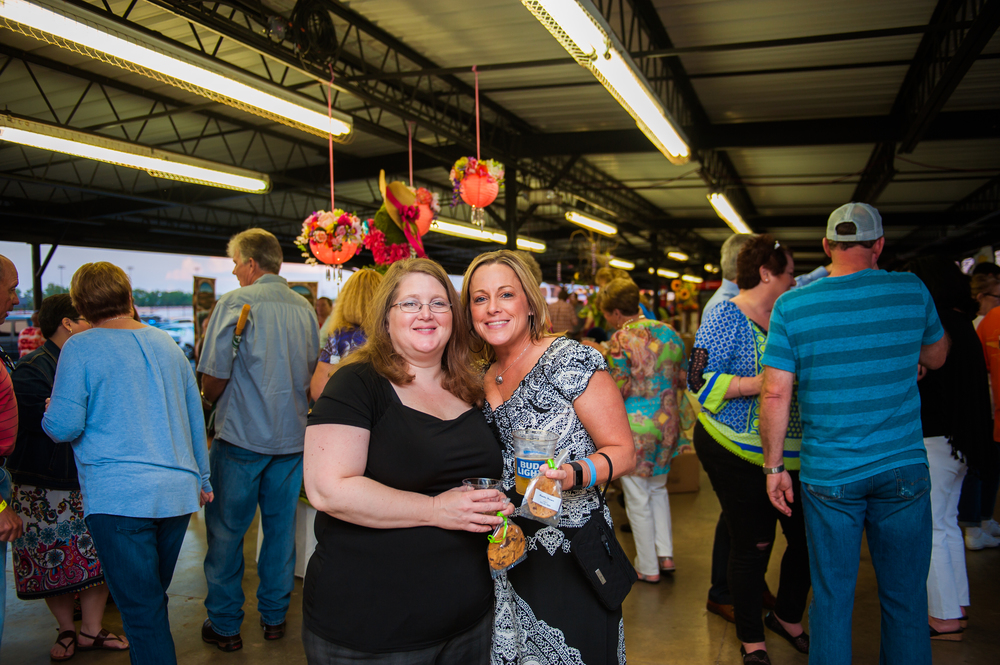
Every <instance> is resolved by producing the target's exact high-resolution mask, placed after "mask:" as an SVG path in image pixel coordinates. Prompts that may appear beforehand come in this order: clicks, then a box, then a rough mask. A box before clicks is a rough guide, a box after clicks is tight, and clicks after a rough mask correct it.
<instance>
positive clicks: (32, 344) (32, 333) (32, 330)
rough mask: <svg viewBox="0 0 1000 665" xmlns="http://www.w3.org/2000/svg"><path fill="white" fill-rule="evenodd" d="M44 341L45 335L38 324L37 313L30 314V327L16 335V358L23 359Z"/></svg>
mask: <svg viewBox="0 0 1000 665" xmlns="http://www.w3.org/2000/svg"><path fill="white" fill-rule="evenodd" d="M44 341H45V335H44V334H42V329H41V327H40V326H39V324H38V312H32V313H31V325H30V326H28V327H27V328H25V329H24V330H22V331H21V332H20V333H18V335H17V353H18V357H20V358H23V357H25V356H26V355H28V354H29V353H31V352H32V351H34V350H35V349H37V348H38V347H40V346H41V345H42V343H43V342H44Z"/></svg>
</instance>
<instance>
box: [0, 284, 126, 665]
mask: <svg viewBox="0 0 1000 665" xmlns="http://www.w3.org/2000/svg"><path fill="white" fill-rule="evenodd" d="M38 318H39V323H40V329H41V334H42V335H43V336H44V337H45V343H44V344H43V345H42V346H41V347H39V348H38V349H36V350H34V351H32V352H31V353H29V354H28V355H26V356H24V357H23V358H21V361H20V362H19V363H18V364H17V367H16V368H15V369H14V373H13V375H12V376H11V378H12V379H13V381H14V392H15V393H16V394H17V407H18V411H19V412H20V413H19V415H20V423H21V424H20V428H19V429H18V434H17V445H16V446H15V447H14V453H13V454H12V455H11V456H10V459H8V460H7V468H8V469H10V471H11V475H12V476H13V478H14V490H13V499H14V500H13V501H12V502H11V505H12V506H13V508H14V512H16V513H18V514H19V515H20V516H21V519H22V520H24V534H23V535H22V536H21V537H20V538H18V539H17V540H15V541H14V547H13V552H12V553H13V567H14V578H15V581H16V584H17V597H18V598H20V599H21V600H33V599H37V598H44V599H45V602H46V604H47V605H48V606H49V611H50V612H52V616H54V617H55V619H56V621H57V622H58V624H59V636H58V637H57V638H56V643H55V644H53V645H52V649H51V650H50V651H49V656H50V657H51V659H52V660H55V661H61V660H69V659H70V658H72V657H73V654H74V653H75V651H76V649H77V648H79V649H81V650H85V649H88V648H94V644H95V638H94V637H86V635H91V636H96V637H98V638H103V639H101V641H100V645H101V648H106V649H114V650H120V649H127V648H128V642H127V641H126V640H125V639H124V638H120V637H118V636H116V635H113V634H110V633H108V632H107V631H106V630H104V629H103V628H102V627H101V621H102V620H103V618H104V607H105V605H106V604H107V600H108V587H107V585H106V584H105V583H104V572H103V571H102V570H101V562H100V560H99V559H98V556H97V551H96V550H95V549H94V539H93V537H92V536H91V535H90V531H89V530H88V529H87V524H86V523H85V522H84V521H83V498H82V497H81V495H80V481H79V480H78V479H77V474H76V463H75V462H74V461H73V450H72V448H71V447H70V444H69V443H56V442H54V441H52V439H50V438H49V437H48V435H47V434H46V433H45V432H43V431H42V416H43V415H44V414H45V400H46V399H47V398H48V397H49V395H51V394H52V383H53V381H54V380H55V373H56V363H57V362H58V360H59V352H60V350H61V349H62V346H63V344H64V343H65V342H66V340H68V339H69V338H70V337H72V336H73V335H74V334H75V333H79V332H83V331H85V330H89V329H90V324H89V323H87V320H86V319H84V318H83V317H81V316H80V313H79V312H77V311H76V308H75V307H73V302H72V299H71V298H70V296H69V294H68V293H61V294H58V295H54V296H49V297H48V298H46V299H45V300H44V301H42V306H41V308H40V309H39V310H38ZM76 593H79V594H80V610H81V613H82V616H83V621H82V623H81V625H80V635H79V636H78V635H77V633H76V626H75V624H74V623H73V604H74V603H73V595H74V594H76ZM81 638H82V639H81ZM78 641H79V643H78Z"/></svg>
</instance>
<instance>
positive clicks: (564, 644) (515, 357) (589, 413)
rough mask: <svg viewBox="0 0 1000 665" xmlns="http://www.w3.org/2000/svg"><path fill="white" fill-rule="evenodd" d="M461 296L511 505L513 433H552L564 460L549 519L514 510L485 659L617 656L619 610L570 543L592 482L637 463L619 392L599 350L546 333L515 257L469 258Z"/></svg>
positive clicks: (594, 503) (592, 663)
mask: <svg viewBox="0 0 1000 665" xmlns="http://www.w3.org/2000/svg"><path fill="white" fill-rule="evenodd" d="M462 305H463V306H464V307H467V308H469V311H470V313H471V317H472V324H473V337H474V338H475V339H476V341H478V342H482V343H483V346H484V351H485V352H486V353H487V355H488V358H489V360H490V362H491V364H490V366H489V369H488V370H487V371H486V375H485V378H484V388H485V392H486V403H485V404H484V406H483V410H484V412H485V414H486V418H487V420H488V421H489V422H490V424H491V425H492V426H493V428H494V430H495V431H496V433H497V438H498V439H499V440H500V442H501V445H502V449H503V450H502V452H503V459H504V471H503V478H502V481H503V483H502V487H503V490H504V491H505V492H506V493H507V495H508V496H509V497H510V498H511V499H512V500H513V501H514V503H515V504H520V502H521V497H520V495H518V494H517V493H516V490H515V486H514V447H513V441H512V432H514V431H515V430H519V429H543V430H547V431H550V432H556V433H558V434H559V440H558V443H557V444H556V450H557V451H559V450H563V449H568V450H569V452H570V457H569V459H570V460H571V463H567V464H563V465H562V466H560V467H559V468H558V469H551V470H548V471H546V475H548V476H549V477H550V478H554V479H559V480H562V482H563V503H562V511H563V512H562V516H561V517H560V519H559V524H558V527H552V526H548V525H545V524H542V523H540V522H536V521H531V520H526V519H516V521H517V523H518V524H519V525H520V527H521V528H522V529H523V530H524V533H525V536H526V537H527V540H528V544H527V555H528V556H527V560H525V561H523V562H522V563H519V564H518V565H516V566H515V567H513V568H511V569H510V570H509V571H507V573H506V574H504V575H501V576H499V577H498V578H497V579H496V581H495V591H496V613H495V617H494V632H493V658H492V660H493V663H495V664H496V665H504V664H507V663H512V664H513V663H517V664H520V663H538V664H539V665H553V664H569V663H576V664H580V663H586V664H587V665H600V664H601V663H624V662H625V637H624V626H623V622H622V612H621V608H619V609H618V610H617V611H609V610H607V609H606V608H605V607H604V605H602V604H601V602H600V600H599V599H598V597H597V594H596V593H595V592H594V590H593V588H592V587H591V586H590V585H589V583H588V582H587V580H586V579H585V578H584V576H583V573H582V572H581V570H580V567H579V564H578V563H577V562H576V560H575V558H574V556H573V554H572V552H571V545H570V541H571V540H572V538H573V536H574V535H575V534H576V533H577V532H578V531H579V529H580V527H582V526H584V525H585V524H586V523H587V520H590V519H604V520H606V521H607V523H608V524H609V525H610V524H611V515H610V513H609V512H608V510H607V509H606V508H605V510H604V514H603V515H602V514H595V513H596V512H597V510H598V506H599V503H598V498H597V488H596V485H598V484H600V483H605V482H607V481H609V480H610V479H611V478H609V475H610V474H609V469H608V464H607V462H606V461H605V459H604V457H603V456H602V455H600V454H597V453H598V451H600V452H601V453H605V454H607V455H608V456H609V457H610V458H611V459H612V461H613V464H614V474H615V477H618V476H621V475H623V474H627V473H629V472H630V471H631V470H632V467H633V466H634V464H635V451H634V448H633V444H632V433H631V430H630V429H629V425H628V416H627V415H626V413H625V405H624V403H623V401H622V397H621V393H619V392H618V388H617V386H616V385H615V382H614V380H612V378H611V375H610V374H608V372H607V371H606V370H607V365H606V364H605V362H604V358H602V357H601V355H600V354H599V353H597V352H596V351H594V350H592V349H588V348H586V347H584V346H582V345H580V344H579V343H577V342H575V341H573V340H570V339H568V338H566V337H555V336H546V335H545V333H544V331H545V328H546V321H545V301H544V299H543V298H542V296H541V293H540V291H539V288H538V283H537V282H536V281H535V279H534V278H533V277H532V276H531V273H530V271H529V270H528V268H527V266H526V265H525V264H524V261H523V259H521V257H520V256H518V255H517V254H515V253H514V252H511V251H508V250H500V251H497V252H489V253H487V254H483V255H481V256H479V257H477V258H476V259H475V260H474V261H473V262H472V264H471V265H470V266H469V268H468V270H466V272H465V280H464V283H463V287H462Z"/></svg>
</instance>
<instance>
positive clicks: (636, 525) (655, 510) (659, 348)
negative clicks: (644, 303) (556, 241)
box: [600, 278, 687, 584]
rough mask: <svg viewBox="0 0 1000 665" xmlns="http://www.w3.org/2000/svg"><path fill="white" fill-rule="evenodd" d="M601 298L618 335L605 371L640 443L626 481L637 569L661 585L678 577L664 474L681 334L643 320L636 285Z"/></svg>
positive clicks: (683, 362)
mask: <svg viewBox="0 0 1000 665" xmlns="http://www.w3.org/2000/svg"><path fill="white" fill-rule="evenodd" d="M601 294H602V298H601V299H600V305H601V309H602V311H603V312H604V318H605V320H607V322H608V324H609V325H610V326H611V327H612V328H615V329H616V332H615V333H614V334H613V335H612V336H611V339H610V340H609V341H608V345H607V353H606V357H607V359H608V366H609V368H610V371H611V378H613V379H614V380H615V383H616V384H618V388H619V390H621V393H622V397H624V398H625V410H626V411H627V412H628V419H629V424H630V425H631V427H632V439H633V441H634V442H635V471H633V472H632V473H631V474H629V475H627V476H622V489H624V490H625V510H626V512H627V513H628V521H629V524H631V525H632V536H633V538H634V539H635V549H636V558H635V567H636V572H637V573H638V574H639V579H640V580H642V581H643V582H649V583H651V584H656V583H657V582H659V581H660V571H663V572H673V571H674V548H673V539H672V538H671V533H670V497H669V496H668V495H667V472H669V471H670V460H672V459H673V457H674V454H675V453H676V452H677V444H678V438H679V435H680V431H681V427H680V413H679V409H678V400H677V398H678V392H682V391H683V390H684V386H685V384H686V381H687V376H686V374H685V370H686V369H687V355H686V353H685V350H684V341H683V340H682V339H681V338H680V335H678V334H677V331H675V330H674V329H673V328H672V327H670V326H669V325H667V324H666V323H660V322H659V321H654V320H650V319H647V318H646V317H645V316H644V315H643V313H642V310H641V309H640V308H639V287H638V286H636V285H635V282H633V281H632V280H631V279H622V278H618V279H615V280H612V281H611V282H609V283H608V284H607V285H606V286H605V287H604V290H603V291H602V292H601ZM681 399H686V398H684V397H683V395H682V396H681Z"/></svg>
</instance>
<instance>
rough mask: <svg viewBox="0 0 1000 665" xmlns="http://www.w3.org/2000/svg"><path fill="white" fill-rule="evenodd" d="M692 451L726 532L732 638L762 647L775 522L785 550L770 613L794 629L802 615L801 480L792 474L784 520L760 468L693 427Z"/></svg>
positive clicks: (805, 569) (805, 571)
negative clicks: (791, 493)
mask: <svg viewBox="0 0 1000 665" xmlns="http://www.w3.org/2000/svg"><path fill="white" fill-rule="evenodd" d="M694 446H695V451H696V452H697V453H698V459H699V460H701V464H702V466H703V467H705V472H706V473H707V474H708V478H709V480H711V481H712V488H713V489H714V490H715V494H716V496H717V497H718V498H719V503H720V504H722V515H723V517H724V518H725V521H726V527H727V529H728V531H729V539H730V542H731V547H730V552H729V570H728V573H729V575H728V577H729V590H730V592H731V594H732V597H733V610H734V614H735V615H736V635H737V637H738V638H739V639H740V641H741V642H747V643H753V642H763V641H764V622H763V620H762V619H761V611H762V609H763V606H762V604H761V598H762V596H763V593H764V573H765V572H767V562H768V559H769V558H770V552H771V546H772V544H773V542H774V533H775V529H774V527H775V524H776V523H777V522H781V530H782V531H783V532H784V534H785V540H787V541H788V547H787V548H786V549H785V554H784V556H783V557H782V558H781V578H780V581H779V585H778V595H777V604H776V605H775V610H774V611H775V614H777V615H778V617H780V618H781V619H782V620H783V621H786V622H788V623H798V622H800V621H801V620H802V614H803V613H804V612H805V609H806V597H807V596H808V595H809V550H808V548H807V546H806V528H805V521H804V520H803V517H802V502H801V496H802V494H801V491H802V490H801V486H800V485H799V474H798V472H797V471H792V472H791V476H792V488H793V491H794V492H795V501H794V502H793V503H792V504H791V507H792V515H791V517H785V516H784V515H783V514H781V513H780V512H778V510H777V509H775V508H774V506H772V505H771V501H770V500H769V499H768V497H767V481H766V479H765V477H764V474H763V473H761V470H760V467H759V466H757V465H756V464H752V463H751V462H748V461H746V460H744V459H741V458H739V457H737V456H736V455H734V454H733V453H731V452H729V451H728V450H727V449H725V448H724V447H722V446H721V445H719V443H717V442H716V441H715V439H713V438H712V437H711V436H710V435H709V434H708V432H707V431H705V428H704V427H703V426H702V425H701V423H698V424H697V425H696V426H695V430H694Z"/></svg>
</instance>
